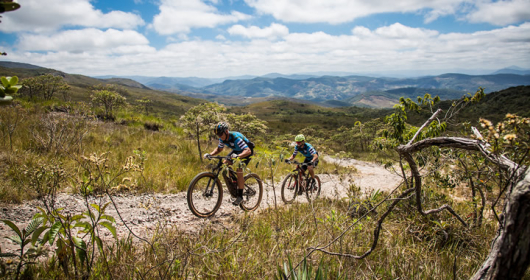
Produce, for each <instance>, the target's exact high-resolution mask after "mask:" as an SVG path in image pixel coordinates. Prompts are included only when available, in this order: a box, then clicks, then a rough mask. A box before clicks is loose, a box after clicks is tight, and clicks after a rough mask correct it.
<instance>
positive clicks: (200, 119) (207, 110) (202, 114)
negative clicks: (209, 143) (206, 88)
mask: <svg viewBox="0 0 530 280" xmlns="http://www.w3.org/2000/svg"><path fill="white" fill-rule="evenodd" d="M224 111H226V108H225V107H224V106H223V105H219V104H217V103H203V104H200V105H197V106H195V107H193V108H191V109H189V110H188V111H187V112H186V113H185V114H184V115H183V116H182V117H180V120H181V122H182V123H181V125H182V127H184V129H185V132H187V133H188V134H189V135H190V136H192V137H194V138H195V139H196V140H197V149H198V151H199V158H201V160H202V151H201V144H200V138H201V135H203V134H204V132H207V131H211V129H212V128H213V125H215V124H216V123H218V122H219V121H221V120H222V113H223V112H224Z"/></svg>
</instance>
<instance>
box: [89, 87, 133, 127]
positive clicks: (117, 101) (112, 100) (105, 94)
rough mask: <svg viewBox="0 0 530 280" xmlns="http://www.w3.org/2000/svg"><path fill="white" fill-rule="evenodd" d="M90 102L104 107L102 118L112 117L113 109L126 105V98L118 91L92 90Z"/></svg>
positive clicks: (109, 118)
mask: <svg viewBox="0 0 530 280" xmlns="http://www.w3.org/2000/svg"><path fill="white" fill-rule="evenodd" d="M91 97H92V103H93V104H94V105H95V106H102V107H103V109H104V114H103V118H104V119H106V120H107V119H108V120H113V119H114V111H115V110H116V109H117V108H120V107H123V106H125V105H126V102H125V101H126V98H125V97H123V96H121V95H120V94H119V93H117V92H114V91H109V90H94V91H93V92H92V95H91Z"/></svg>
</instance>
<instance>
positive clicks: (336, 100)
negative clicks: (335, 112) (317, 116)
mask: <svg viewBox="0 0 530 280" xmlns="http://www.w3.org/2000/svg"><path fill="white" fill-rule="evenodd" d="M5 63H6V62H4V64H5ZM6 65H9V67H10V68H6V69H14V68H13V67H17V65H18V66H20V67H18V68H17V69H19V70H20V73H21V74H20V75H22V77H21V78H23V77H24V75H25V73H24V71H23V70H22V69H25V70H27V71H30V70H32V71H40V72H41V73H45V72H50V71H55V73H58V74H60V75H64V73H60V72H59V71H56V70H53V69H46V68H39V67H38V66H34V65H29V64H22V63H18V64H17V63H15V62H9V63H7V64H6ZM0 66H2V62H0ZM507 71H520V72H524V71H526V70H524V69H521V68H517V67H509V68H506V69H501V70H499V71H498V72H507ZM0 74H2V73H0ZM28 75H35V73H34V72H32V73H29V72H28ZM99 80H109V81H110V82H116V83H121V84H125V85H128V86H132V87H138V88H141V87H145V88H149V89H154V90H161V91H167V92H172V93H176V94H179V95H184V96H189V97H193V98H199V99H206V100H209V101H216V102H219V103H223V104H227V105H245V104H250V103H253V102H261V101H264V100H274V99H285V100H289V99H298V100H304V102H308V103H313V104H319V105H321V106H326V107H342V106H351V105H355V106H360V107H372V108H391V107H392V106H393V105H394V104H396V103H397V102H398V100H399V98H400V97H402V96H404V97H406V98H411V99H413V100H416V98H417V97H418V96H422V97H423V96H424V95H425V93H429V94H431V95H432V96H436V95H437V96H440V98H441V99H442V100H450V99H457V98H460V97H461V96H463V95H464V94H466V93H468V92H469V93H474V92H475V91H477V89H478V88H479V87H482V88H484V91H485V92H486V93H490V92H495V91H499V90H503V89H506V88H509V87H516V86H520V85H530V75H526V74H525V75H520V74H512V73H497V74H492V75H465V74H458V73H448V74H443V75H438V76H424V77H415V78H389V77H369V76H358V75H349V76H316V75H311V74H299V75H282V74H279V73H270V74H267V75H265V76H262V77H253V76H239V77H232V78H230V77H227V78H223V79H207V78H198V77H187V78H178V77H145V76H130V77H128V78H127V77H116V76H102V77H100V78H99ZM133 82H136V84H135V83H133Z"/></svg>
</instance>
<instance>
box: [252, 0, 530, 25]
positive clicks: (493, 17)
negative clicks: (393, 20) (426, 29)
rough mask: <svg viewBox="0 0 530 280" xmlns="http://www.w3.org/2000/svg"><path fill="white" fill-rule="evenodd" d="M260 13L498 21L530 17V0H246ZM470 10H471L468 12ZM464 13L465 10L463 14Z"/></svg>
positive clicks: (340, 19)
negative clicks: (405, 15) (417, 15)
mask: <svg viewBox="0 0 530 280" xmlns="http://www.w3.org/2000/svg"><path fill="white" fill-rule="evenodd" d="M245 2H246V3H247V4H248V5H249V6H251V7H253V8H255V9H256V10H257V11H258V12H259V13H263V14H269V15H272V16H273V17H274V18H276V19H277V20H281V21H283V22H300V23H330V24H340V23H345V22H351V21H354V20H355V19H358V18H362V17H366V16H370V15H375V14H382V13H420V14H424V16H425V22H426V23H429V22H432V21H434V20H436V19H438V18H439V17H442V16H448V15H454V16H457V17H459V18H460V17H463V18H466V19H468V20H469V21H471V22H487V23H492V24H496V25H506V24H512V23H518V22H521V21H525V20H528V19H530V1H529V0H504V1H493V0H430V1H425V0H400V1H395V0H372V1H366V0H327V1H321V0H305V1H300V0H245ZM468 12H471V13H470V14H469V15H467V13H468ZM462 14H464V15H463V16H462Z"/></svg>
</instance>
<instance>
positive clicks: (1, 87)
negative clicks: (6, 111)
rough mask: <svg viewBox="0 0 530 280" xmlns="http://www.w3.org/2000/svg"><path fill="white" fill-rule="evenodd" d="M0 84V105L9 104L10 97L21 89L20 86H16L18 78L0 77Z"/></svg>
mask: <svg viewBox="0 0 530 280" xmlns="http://www.w3.org/2000/svg"><path fill="white" fill-rule="evenodd" d="M0 80H1V82H2V83H1V84H0V98H1V99H0V104H7V103H9V102H10V101H11V100H12V99H13V97H12V96H11V95H14V94H16V93H17V91H18V90H19V89H20V88H21V87H22V86H21V85H17V83H18V77H17V76H14V77H4V76H2V77H0Z"/></svg>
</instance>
